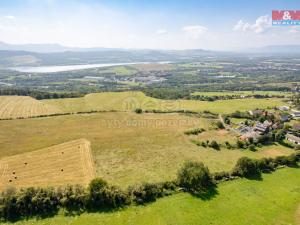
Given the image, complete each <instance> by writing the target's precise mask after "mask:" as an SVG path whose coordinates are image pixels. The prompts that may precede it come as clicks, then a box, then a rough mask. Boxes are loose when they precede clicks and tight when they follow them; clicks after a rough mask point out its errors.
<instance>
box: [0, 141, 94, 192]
mask: <svg viewBox="0 0 300 225" xmlns="http://www.w3.org/2000/svg"><path fill="white" fill-rule="evenodd" d="M0 174H1V179H0V190H3V189H4V188H5V187H8V186H14V187H16V188H20V187H31V186H40V187H42V186H62V185H67V184H82V185H87V184H88V183H89V182H90V180H91V179H93V178H94V176H95V173H94V164H93V159H92V155H91V149H90V143H89V142H88V141H87V140H84V139H79V140H74V141H70V142H66V143H62V144H59V145H55V146H52V147H48V148H44V149H40V150H37V151H32V152H29V153H23V154H18V155H15V156H11V157H4V158H2V159H1V160H0Z"/></svg>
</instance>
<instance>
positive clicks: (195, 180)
mask: <svg viewBox="0 0 300 225" xmlns="http://www.w3.org/2000/svg"><path fill="white" fill-rule="evenodd" d="M299 161H300V152H298V153H296V154H292V155H290V156H278V157H276V158H275V159H272V158H263V159H259V160H254V159H250V158H247V157H243V158H240V159H239V160H238V162H237V163H236V165H235V167H234V168H233V170H232V171H231V172H218V173H213V174H211V173H210V171H209V169H208V168H207V167H206V166H204V164H203V163H202V162H193V161H188V162H186V163H184V165H183V167H182V168H181V169H180V170H179V172H178V176H177V179H176V181H172V182H163V183H145V184H142V185H136V186H132V187H129V188H128V189H126V190H122V189H121V188H119V187H116V186H112V185H109V184H108V183H107V182H106V181H104V180H102V179H100V178H96V179H94V180H92V181H91V182H90V184H89V186H88V188H84V187H82V186H79V185H76V186H67V187H65V188H58V189H54V188H33V187H30V188H25V189H21V190H19V191H16V190H15V189H13V188H8V189H6V190H5V191H4V192H3V193H2V194H1V197H0V216H1V218H2V219H3V220H13V219H18V218H27V217H32V216H49V215H55V214H56V213H57V212H58V211H59V210H60V209H63V210H65V212H66V213H70V214H73V213H80V212H83V211H99V210H100V211H103V210H105V211H107V210H112V209H117V208H121V207H125V206H127V205H130V204H145V203H147V202H153V201H155V200H156V199H157V198H160V197H163V196H166V195H170V194H172V193H174V192H175V191H179V190H184V191H187V192H190V193H193V194H203V193H204V194H205V193H207V192H209V193H211V190H214V189H215V188H216V184H217V183H218V182H219V181H221V180H228V179H231V178H236V177H252V176H257V175H260V174H261V172H271V171H274V170H275V169H276V168H278V167H279V166H295V165H297V163H298V162H299Z"/></svg>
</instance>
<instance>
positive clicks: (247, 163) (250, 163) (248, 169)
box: [232, 157, 260, 177]
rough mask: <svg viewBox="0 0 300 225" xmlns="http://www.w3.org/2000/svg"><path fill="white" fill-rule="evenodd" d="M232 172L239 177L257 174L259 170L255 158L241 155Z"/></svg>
mask: <svg viewBox="0 0 300 225" xmlns="http://www.w3.org/2000/svg"><path fill="white" fill-rule="evenodd" d="M232 174H233V175H236V176H241V177H251V176H255V175H259V174H260V170H259V167H258V165H257V162H256V161H255V160H253V159H250V158H248V157H242V158H240V159H239V160H238V161H237V163H236V165H235V167H234V169H233V172H232Z"/></svg>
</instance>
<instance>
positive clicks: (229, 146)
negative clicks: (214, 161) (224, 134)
mask: <svg viewBox="0 0 300 225" xmlns="http://www.w3.org/2000/svg"><path fill="white" fill-rule="evenodd" d="M225 146H226V148H227V149H231V148H232V146H231V144H230V143H229V142H228V141H225Z"/></svg>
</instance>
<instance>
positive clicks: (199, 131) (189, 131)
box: [184, 128, 205, 135]
mask: <svg viewBox="0 0 300 225" xmlns="http://www.w3.org/2000/svg"><path fill="white" fill-rule="evenodd" d="M203 131H205V130H204V129H203V128H196V129H193V130H188V131H185V132H184V134H186V135H198V134H200V133H202V132H203Z"/></svg>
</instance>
